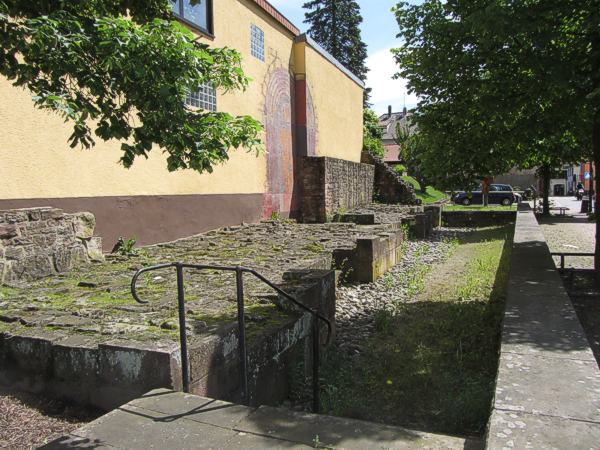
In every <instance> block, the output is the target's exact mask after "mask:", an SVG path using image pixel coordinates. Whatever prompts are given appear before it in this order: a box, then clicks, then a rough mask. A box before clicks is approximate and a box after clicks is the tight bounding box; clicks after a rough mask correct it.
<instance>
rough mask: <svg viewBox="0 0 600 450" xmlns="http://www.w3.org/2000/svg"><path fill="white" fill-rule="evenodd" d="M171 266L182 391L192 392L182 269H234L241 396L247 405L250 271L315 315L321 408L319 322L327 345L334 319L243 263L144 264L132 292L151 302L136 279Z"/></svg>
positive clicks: (316, 373) (316, 408)
mask: <svg viewBox="0 0 600 450" xmlns="http://www.w3.org/2000/svg"><path fill="white" fill-rule="evenodd" d="M169 267H175V269H176V271H177V307H178V311H179V341H180V348H181V377H182V386H183V391H184V392H187V393H189V391H190V368H189V356H188V350H187V330H186V326H185V325H186V319H185V295H184V288H183V269H195V270H217V271H223V272H234V273H235V279H236V294H237V320H238V334H239V337H238V338H239V359H240V372H241V384H242V398H243V401H244V404H246V405H248V404H249V401H250V396H249V392H248V360H247V352H246V327H245V305H244V280H243V274H244V273H249V274H252V275H254V276H255V277H256V278H258V279H259V280H260V281H262V282H263V283H265V284H267V285H268V286H270V287H271V288H272V289H274V290H275V291H276V292H277V293H278V294H280V295H282V296H283V297H285V298H286V299H288V300H289V301H291V302H292V303H294V304H295V305H296V306H298V307H299V308H300V309H303V310H304V311H306V312H308V313H310V314H312V316H313V321H312V341H313V411H314V412H318V411H319V404H320V401H319V363H320V360H321V358H320V342H319V341H320V339H319V338H320V336H319V324H318V320H322V321H323V322H325V324H326V325H327V340H326V342H325V345H328V344H329V341H330V339H331V332H332V326H331V322H330V321H329V320H328V319H327V318H325V317H324V316H323V315H321V314H320V313H319V312H318V311H317V310H314V309H312V308H309V307H308V306H306V305H304V304H303V303H301V302H299V301H298V300H297V299H296V298H294V297H293V296H292V295H290V294H288V293H287V292H285V291H284V290H283V289H281V288H279V287H278V286H276V285H275V284H273V283H272V282H270V281H269V280H268V279H267V278H265V277H264V276H263V275H261V274H260V273H258V272H257V271H255V270H253V269H250V268H247V267H243V266H219V265H205V264H187V263H180V262H173V263H167V264H158V265H155V266H150V267H144V268H143V269H140V270H138V271H137V272H136V273H135V275H133V278H132V279H131V295H132V296H133V298H134V299H135V301H137V302H138V303H141V304H148V303H149V302H148V301H145V300H142V299H141V298H140V297H139V296H138V293H137V281H138V279H139V277H140V276H141V275H142V274H143V273H146V272H151V271H155V270H160V269H166V268H169Z"/></svg>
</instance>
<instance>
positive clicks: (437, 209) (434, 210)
mask: <svg viewBox="0 0 600 450" xmlns="http://www.w3.org/2000/svg"><path fill="white" fill-rule="evenodd" d="M424 209H425V211H431V214H432V215H431V225H432V227H433V228H439V227H441V226H442V206H441V205H425V206H424Z"/></svg>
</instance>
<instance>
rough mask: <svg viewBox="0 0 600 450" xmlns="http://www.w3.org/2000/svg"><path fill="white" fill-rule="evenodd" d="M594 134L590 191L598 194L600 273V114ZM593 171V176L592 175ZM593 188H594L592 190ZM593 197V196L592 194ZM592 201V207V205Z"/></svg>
mask: <svg viewBox="0 0 600 450" xmlns="http://www.w3.org/2000/svg"><path fill="white" fill-rule="evenodd" d="M593 127H594V129H593V134H592V150H593V154H594V167H593V168H592V167H590V177H591V179H590V191H591V190H594V191H595V192H596V199H595V200H594V221H595V222H596V243H595V248H594V269H595V270H596V272H599V271H600V220H598V211H600V195H598V194H597V193H598V192H600V177H599V176H598V174H599V173H600V172H598V171H599V170H600V114H598V115H596V117H595V120H594V125H593ZM592 171H593V174H592ZM592 186H593V188H592ZM590 195H591V194H590ZM591 200H592V199H590V203H589V204H590V205H591V204H592V201H591Z"/></svg>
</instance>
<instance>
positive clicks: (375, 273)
mask: <svg viewBox="0 0 600 450" xmlns="http://www.w3.org/2000/svg"><path fill="white" fill-rule="evenodd" d="M403 241H404V232H403V231H402V228H401V223H396V224H391V225H390V227H389V230H388V231H387V232H384V233H381V232H380V233H378V234H376V235H371V236H369V235H366V236H364V237H361V238H359V239H358V240H357V244H356V247H355V248H354V249H339V250H336V251H334V253H333V258H334V261H335V266H336V268H337V269H339V270H341V271H342V274H343V275H342V276H343V277H344V279H345V280H346V281H357V282H360V283H370V282H372V281H375V280H377V279H378V278H379V277H381V276H382V275H383V274H385V273H386V272H387V271H388V270H390V269H391V268H392V267H393V266H395V265H396V264H397V263H398V262H400V260H401V259H402V256H403V255H402V242H403Z"/></svg>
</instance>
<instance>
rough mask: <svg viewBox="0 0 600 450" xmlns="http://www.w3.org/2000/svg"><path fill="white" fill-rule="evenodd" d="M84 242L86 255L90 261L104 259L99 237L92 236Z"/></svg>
mask: <svg viewBox="0 0 600 450" xmlns="http://www.w3.org/2000/svg"><path fill="white" fill-rule="evenodd" d="M84 242H85V246H86V249H87V256H88V258H89V259H90V260H91V261H104V253H102V238H101V237H98V236H94V237H91V238H90V239H89V240H87V241H84Z"/></svg>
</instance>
